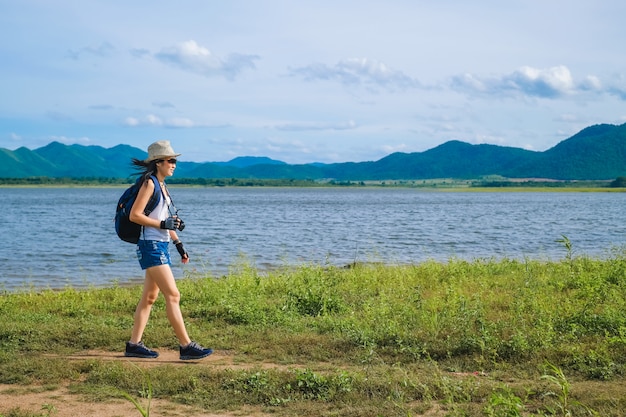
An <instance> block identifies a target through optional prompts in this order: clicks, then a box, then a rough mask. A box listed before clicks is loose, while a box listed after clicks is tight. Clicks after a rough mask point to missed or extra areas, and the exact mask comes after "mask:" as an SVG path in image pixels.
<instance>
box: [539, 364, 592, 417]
mask: <svg viewBox="0 0 626 417" xmlns="http://www.w3.org/2000/svg"><path fill="white" fill-rule="evenodd" d="M541 378H542V379H545V380H547V381H549V382H551V383H552V384H553V385H556V386H557V391H556V392H548V393H547V394H546V395H547V396H550V397H553V398H554V401H553V404H552V405H548V406H546V408H547V410H548V411H549V412H550V414H551V415H557V416H563V417H569V416H573V415H575V412H574V411H573V410H574V408H576V407H578V408H582V409H584V410H585V411H586V412H587V413H588V414H589V415H597V413H596V412H595V411H593V410H592V409H590V408H589V407H587V406H585V405H583V404H582V403H580V402H579V401H575V400H573V399H572V397H571V384H570V382H569V381H568V380H567V378H566V377H565V374H564V373H563V371H562V370H561V369H560V368H558V367H557V366H555V365H552V364H551V363H548V364H546V373H544V375H543V376H542V377H541Z"/></svg>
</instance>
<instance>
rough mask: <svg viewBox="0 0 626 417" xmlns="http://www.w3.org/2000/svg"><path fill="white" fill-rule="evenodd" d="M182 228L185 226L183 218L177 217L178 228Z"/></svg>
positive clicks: (181, 229)
mask: <svg viewBox="0 0 626 417" xmlns="http://www.w3.org/2000/svg"><path fill="white" fill-rule="evenodd" d="M184 228H185V222H184V221H183V219H181V218H180V217H179V218H178V230H180V231H181V232H182V231H183V229H184Z"/></svg>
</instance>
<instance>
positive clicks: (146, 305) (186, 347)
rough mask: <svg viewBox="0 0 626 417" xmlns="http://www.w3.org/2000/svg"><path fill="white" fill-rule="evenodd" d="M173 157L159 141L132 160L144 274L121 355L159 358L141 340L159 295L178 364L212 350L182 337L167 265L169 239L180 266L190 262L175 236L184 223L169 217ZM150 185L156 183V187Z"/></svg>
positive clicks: (133, 212) (134, 212) (172, 215)
mask: <svg viewBox="0 0 626 417" xmlns="http://www.w3.org/2000/svg"><path fill="white" fill-rule="evenodd" d="M178 156H180V154H177V153H175V152H174V150H173V149H172V146H171V145H170V142H169V141H166V140H162V141H158V142H155V143H153V144H151V145H150V146H149V147H148V158H147V159H146V160H144V161H142V160H139V159H133V165H134V166H136V167H137V168H138V169H140V170H141V181H142V186H141V188H140V189H139V193H138V195H137V199H136V200H135V203H134V204H133V207H132V209H131V212H130V220H131V221H132V222H134V223H137V224H139V225H141V226H142V228H141V229H142V230H141V234H140V236H139V242H138V243H137V257H138V258H139V264H140V265H141V269H143V270H144V271H145V274H146V275H145V280H144V284H143V293H142V295H141V300H140V301H139V304H138V305H137V309H136V310H135V315H134V324H133V330H132V334H131V338H130V340H129V341H128V342H126V352H125V355H126V356H131V357H136V358H156V357H158V356H159V354H158V353H157V352H155V351H154V350H151V349H149V348H147V347H146V346H145V345H144V344H143V342H142V341H141V339H142V336H143V332H144V330H145V328H146V324H147V322H148V318H149V316H150V311H151V310H152V305H153V304H154V302H155V301H156V299H157V297H158V296H159V292H162V293H163V296H164V297H165V309H166V313H167V318H168V320H169V322H170V324H171V325H172V327H173V329H174V333H175V334H176V337H177V338H178V342H179V344H180V359H181V360H192V359H202V358H205V357H207V356H209V355H210V354H211V353H213V350H212V349H209V348H203V347H202V346H200V345H199V344H198V343H196V342H194V341H192V340H191V339H190V338H189V335H188V334H187V329H186V328H185V323H184V321H183V315H182V312H181V310H180V292H179V291H178V288H177V286H176V281H175V280H174V274H173V273H172V269H171V266H170V265H171V260H170V254H169V243H170V240H172V242H173V243H174V245H176V249H177V250H178V253H179V254H180V256H181V260H182V263H184V264H186V263H187V262H189V255H188V254H187V251H186V250H185V248H184V247H183V243H182V242H181V241H180V239H179V238H178V234H177V233H176V230H177V229H178V230H182V229H183V228H184V223H183V222H182V220H181V219H180V218H179V217H178V216H177V215H176V213H172V211H171V207H172V199H171V197H170V195H169V192H168V190H167V188H166V186H165V178H166V177H169V176H172V175H173V174H174V170H175V169H176V157H178ZM155 181H158V183H159V184H158V187H157V185H156V184H155ZM158 188H160V193H161V195H160V197H159V203H158V205H157V206H156V208H155V209H154V210H153V211H152V212H150V213H149V214H147V215H146V214H145V213H144V208H145V207H146V205H147V204H148V201H149V200H150V197H152V195H153V193H154V191H155V189H157V193H158Z"/></svg>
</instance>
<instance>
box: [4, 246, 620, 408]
mask: <svg viewBox="0 0 626 417" xmlns="http://www.w3.org/2000/svg"><path fill="white" fill-rule="evenodd" d="M179 285H180V289H181V292H182V294H183V301H182V309H183V311H184V314H185V316H186V321H187V323H188V328H189V331H190V333H191V335H192V337H194V338H196V339H197V340H199V341H200V342H202V343H207V344H210V345H211V346H212V347H213V348H215V349H216V350H217V351H218V352H221V353H222V354H227V355H230V356H231V357H232V363H233V366H231V367H220V368H217V367H211V366H210V365H208V364H207V363H205V362H201V363H199V364H197V365H196V366H191V365H189V366H171V365H167V364H164V365H162V366H155V367H150V368H145V369H144V368H142V369H140V368H138V367H137V366H133V365H132V364H130V363H128V362H126V361H122V360H117V361H115V360H114V361H101V360H97V359H88V358H86V359H84V360H73V361H69V362H68V361H67V360H66V359H65V358H64V356H66V355H72V354H75V353H76V352H81V351H85V350H102V351H114V352H119V351H121V350H122V349H123V345H124V342H125V341H126V340H127V339H128V337H129V332H130V328H131V326H132V314H133V311H134V308H135V305H136V302H137V300H138V299H139V296H140V291H141V289H140V288H135V287H133V288H122V287H119V288H107V289H93V290H87V291H76V290H72V289H66V290H63V291H43V292H21V293H6V294H3V295H2V296H0V312H1V314H2V320H0V384H12V386H15V387H16V388H17V387H23V386H27V387H39V389H41V387H44V389H47V388H49V387H54V386H57V385H60V384H67V383H69V384H70V387H71V390H72V392H73V393H75V395H77V396H83V397H84V398H88V399H89V400H90V401H97V402H98V401H101V402H106V401H110V400H111V399H112V398H122V394H121V393H127V394H128V395H130V396H131V397H132V398H134V399H136V400H137V401H139V403H140V404H146V403H145V401H147V400H148V398H147V397H150V398H165V399H169V400H171V401H172V402H178V403H184V404H192V405H194V406H197V407H199V408H201V409H205V410H212V411H220V410H222V411H223V410H227V411H235V412H236V411H237V410H243V409H250V407H252V408H253V409H255V410H257V411H258V412H266V413H271V414H272V415H276V416H293V415H298V416H336V415H345V416H405V417H406V416H418V415H423V414H428V413H430V414H428V415H441V416H443V415H447V416H482V415H484V416H521V415H524V416H530V415H534V416H535V415H536V416H539V415H558V416H566V415H574V416H576V415H581V416H582V415H600V416H626V411H624V410H625V409H626V388H624V387H625V386H626V385H625V382H626V255H625V254H624V253H622V252H619V253H615V255H614V256H612V257H610V258H608V259H603V260H596V259H589V258H586V257H574V256H572V254H571V252H568V253H567V254H566V256H564V259H563V260H562V261H558V262H539V261H531V260H528V261H514V260H506V259H505V260H497V261H496V260H475V261H472V262H467V261H460V260H450V261H449V262H446V263H438V262H425V263H421V264H418V265H414V266H382V265H355V266H354V267H352V268H334V267H324V266H315V265H313V266H308V267H300V268H297V269H294V270H284V271H279V272H273V273H270V274H268V275H263V276H261V275H260V274H259V273H258V271H256V270H255V269H253V268H248V267H245V266H241V267H239V268H237V269H236V270H233V271H232V273H231V274H230V275H229V276H227V277H224V278H220V279H213V278H211V277H204V278H203V277H195V278H193V279H192V278H186V279H184V280H181V281H180V282H179ZM144 341H145V342H146V344H147V345H149V346H151V347H154V348H157V349H174V348H176V347H177V344H176V340H175V339H174V337H173V334H172V331H171V329H170V327H169V325H168V323H167V320H166V317H165V311H164V306H163V302H162V300H159V301H158V302H157V304H156V306H155V309H154V311H153V315H152V318H151V320H150V322H149V325H148V328H147V330H146V334H145V339H144ZM148 382H149V384H148V385H149V386H150V388H151V389H150V390H147V389H146V386H147V383H148ZM46 387H47V388H46ZM33 389H34V388H33ZM142 397H143V398H142ZM3 413H4V414H3ZM9 413H11V414H9ZM8 415H11V416H16V417H21V416H31V415H32V414H27V413H25V412H24V413H21V412H20V409H19V406H18V407H17V408H15V409H12V410H2V409H0V416H8ZM36 415H38V416H39V415H47V414H43V413H42V414H36ZM137 415H140V414H139V412H138V413H137Z"/></svg>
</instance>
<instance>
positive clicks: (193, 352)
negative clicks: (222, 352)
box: [180, 342, 213, 361]
mask: <svg viewBox="0 0 626 417" xmlns="http://www.w3.org/2000/svg"><path fill="white" fill-rule="evenodd" d="M211 353H213V349H211V348H203V347H202V346H200V345H199V344H198V343H196V342H191V343H189V344H188V345H187V346H185V347H182V346H181V347H180V360H181V361H190V360H194V359H202V358H206V357H207V356H209V355H210V354H211Z"/></svg>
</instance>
